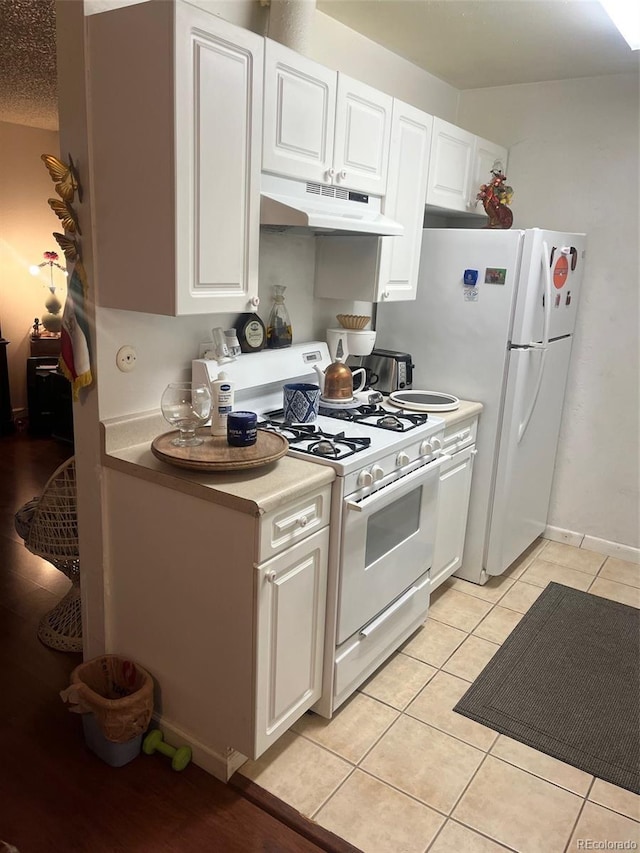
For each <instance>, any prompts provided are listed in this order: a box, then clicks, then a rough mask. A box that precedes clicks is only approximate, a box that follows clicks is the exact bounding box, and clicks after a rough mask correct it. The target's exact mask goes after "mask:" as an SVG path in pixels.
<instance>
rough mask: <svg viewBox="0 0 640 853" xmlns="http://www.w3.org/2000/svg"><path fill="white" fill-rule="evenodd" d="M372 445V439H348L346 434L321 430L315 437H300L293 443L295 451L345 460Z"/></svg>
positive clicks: (353, 437) (356, 437) (355, 437)
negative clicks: (333, 433)
mask: <svg viewBox="0 0 640 853" xmlns="http://www.w3.org/2000/svg"><path fill="white" fill-rule="evenodd" d="M370 444H371V439H370V438H361V437H359V436H349V437H347V436H345V434H344V432H339V433H336V434H335V435H331V434H330V433H326V432H322V431H321V430H319V431H318V432H317V433H315V435H307V436H300V438H299V439H294V440H293V442H292V446H293V448H294V450H300V451H302V453H309V454H310V455H312V456H322V457H323V458H325V459H345V458H346V457H347V456H353V454H354V453H358V451H360V450H365V449H366V448H367V447H369V445H370Z"/></svg>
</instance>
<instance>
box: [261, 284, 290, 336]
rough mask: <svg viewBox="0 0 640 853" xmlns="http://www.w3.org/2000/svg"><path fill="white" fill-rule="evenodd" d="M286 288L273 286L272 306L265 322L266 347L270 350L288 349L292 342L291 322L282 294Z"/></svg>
mask: <svg viewBox="0 0 640 853" xmlns="http://www.w3.org/2000/svg"><path fill="white" fill-rule="evenodd" d="M286 289H287V288H286V287H284V286H283V285H281V284H275V285H274V286H273V306H272V308H271V313H270V314H269V320H268V321H267V346H268V347H269V348H271V349H279V348H280V347H290V346H291V343H292V341H293V332H292V330H291V320H290V319H289V312H288V311H287V306H286V305H285V304H284V292H285V290H286Z"/></svg>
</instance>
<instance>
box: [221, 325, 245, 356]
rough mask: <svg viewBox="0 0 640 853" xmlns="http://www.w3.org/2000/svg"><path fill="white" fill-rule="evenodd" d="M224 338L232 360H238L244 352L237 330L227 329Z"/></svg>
mask: <svg viewBox="0 0 640 853" xmlns="http://www.w3.org/2000/svg"><path fill="white" fill-rule="evenodd" d="M224 336H225V338H226V341H227V347H228V349H229V355H230V356H231V358H237V357H238V356H239V355H240V353H241V352H242V350H241V349H240V344H239V343H238V333H237V332H236V330H235V329H225V330H224Z"/></svg>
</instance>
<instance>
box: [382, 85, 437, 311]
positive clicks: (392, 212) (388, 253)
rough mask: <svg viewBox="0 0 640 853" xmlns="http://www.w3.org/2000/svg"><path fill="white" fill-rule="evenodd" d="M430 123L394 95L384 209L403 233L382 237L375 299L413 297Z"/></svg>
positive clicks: (427, 168)
mask: <svg viewBox="0 0 640 853" xmlns="http://www.w3.org/2000/svg"><path fill="white" fill-rule="evenodd" d="M432 124H433V118H432V117H431V116H430V115H427V114H426V113H423V112H421V111H420V110H418V109H416V108H415V107H411V106H409V105H408V104H403V103H402V101H398V100H394V102H393V119H392V123H391V148H390V152H389V175H388V179H387V194H386V197H385V200H384V207H383V213H384V214H385V215H386V216H389V217H390V218H391V219H395V220H396V221H397V222H401V223H402V225H404V234H403V235H402V236H401V237H382V238H381V239H380V267H379V276H378V288H377V294H376V299H375V301H376V302H379V301H382V300H384V301H390V302H393V301H399V300H402V299H415V296H416V288H417V285H418V264H419V263H420V245H421V242H422V223H423V219H424V205H425V197H426V193H427V175H428V171H429V148H430V146H431V127H432Z"/></svg>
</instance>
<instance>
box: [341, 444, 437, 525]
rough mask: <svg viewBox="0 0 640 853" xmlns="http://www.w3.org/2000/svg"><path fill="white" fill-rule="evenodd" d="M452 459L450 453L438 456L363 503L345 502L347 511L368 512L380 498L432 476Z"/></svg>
mask: <svg viewBox="0 0 640 853" xmlns="http://www.w3.org/2000/svg"><path fill="white" fill-rule="evenodd" d="M450 459H451V456H449V454H448V453H443V454H442V456H438V458H437V459H434V461H433V462H429V463H428V464H427V465H422V466H421V467H420V468H416V470H415V471H412V472H411V473H410V474H407V475H406V476H404V477H400V479H399V480H396V481H395V482H394V483H391V484H390V485H388V486H385V487H384V488H382V489H379V490H378V491H377V492H374V493H373V494H372V495H369V497H366V498H363V499H362V500H361V501H345V506H346V508H347V509H350V510H353V512H366V510H368V509H369V508H370V507H372V506H373V505H374V504H376V503H378V501H379V500H380V498H382V497H383V496H384V497H385V498H387V497H388V496H389V495H393V494H395V493H396V492H399V491H400V489H404V488H405V486H409V485H411V484H413V483H414V482H416V480H420V479H422V478H423V477H424V476H425V475H429V474H432V473H434V472H436V471H437V470H438V469H439V468H440V467H441V466H442V465H443V464H444V463H445V462H448V461H449V460H450Z"/></svg>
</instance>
